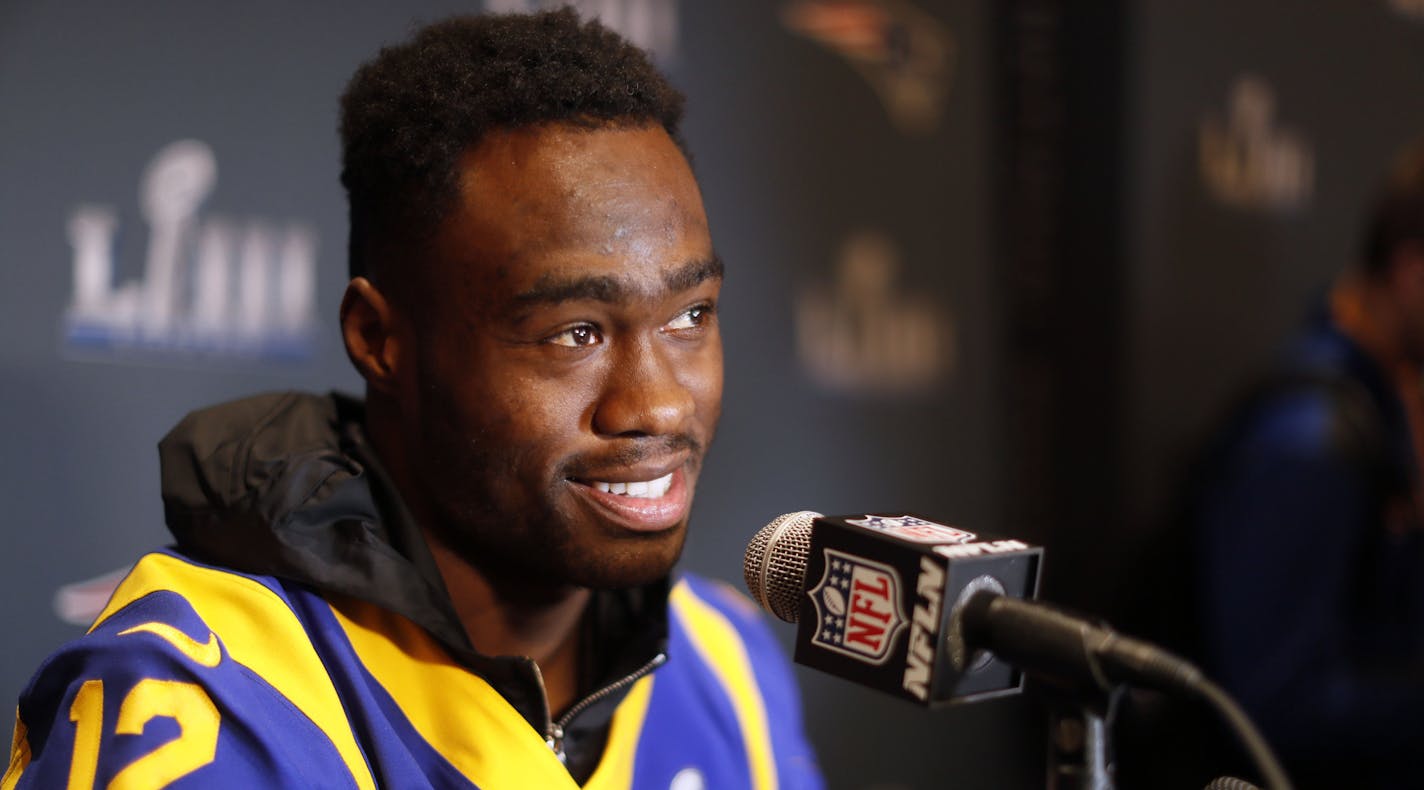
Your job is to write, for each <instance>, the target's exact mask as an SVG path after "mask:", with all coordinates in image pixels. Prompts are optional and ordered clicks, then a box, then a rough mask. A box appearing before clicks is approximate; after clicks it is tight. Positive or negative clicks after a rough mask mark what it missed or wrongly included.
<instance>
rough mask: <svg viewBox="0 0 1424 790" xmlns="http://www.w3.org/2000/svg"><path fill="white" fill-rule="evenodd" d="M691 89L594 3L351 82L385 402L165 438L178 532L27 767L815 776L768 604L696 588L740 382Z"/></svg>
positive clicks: (413, 47) (309, 780)
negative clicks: (725, 391) (692, 569)
mask: <svg viewBox="0 0 1424 790" xmlns="http://www.w3.org/2000/svg"><path fill="white" fill-rule="evenodd" d="M681 105H682V97H681V96H680V95H679V94H678V93H677V92H676V91H675V90H674V89H672V88H671V87H670V86H669V85H668V84H667V83H666V81H665V80H664V79H663V77H662V76H661V75H659V74H658V73H657V72H656V70H654V69H653V67H652V66H651V65H650V63H649V62H648V60H647V58H646V56H645V54H644V53H642V52H640V51H639V50H637V49H635V48H633V47H632V46H630V45H628V44H627V43H626V42H624V41H622V40H621V39H619V38H618V37H617V36H616V35H614V34H612V33H611V32H609V31H607V30H606V29H604V28H602V27H601V26H599V25H598V24H596V23H582V22H580V21H579V20H578V18H577V16H575V15H574V13H573V12H571V11H562V12H557V13H548V14H540V15H533V16H492V17H466V18H457V19H452V20H449V21H446V22H442V23H439V24H436V25H433V26H431V27H428V28H426V29H424V30H422V31H420V32H419V33H418V34H417V35H416V36H415V38H414V39H413V40H412V41H411V42H409V43H407V44H405V45H401V46H397V47H392V48H388V49H385V50H383V51H382V52H381V53H380V55H379V56H378V57H377V58H376V59H374V60H373V61H371V62H370V63H368V64H366V65H365V66H363V67H362V68H361V69H360V70H359V71H358V72H357V74H356V76H355V77H354V78H353V80H352V82H351V84H350V86H349V87H348V89H347V92H346V94H345V96H344V97H343V100H342V141H343V147H344V169H343V172H342V181H343V183H344V184H345V186H346V188H347V194H348V197H349V200H350V216H351V245H350V257H351V270H352V271H351V274H352V277H351V280H350V283H349V285H348V286H347V289H346V294H345V298H344V300H343V302H342V305H341V330H342V335H343V337H344V339H345V344H346V350H347V353H348V355H349V356H350V358H351V361H352V363H353V364H354V365H355V366H356V368H357V370H358V371H359V372H360V374H361V375H362V377H363V378H364V379H365V381H366V385H367V387H366V399H365V401H364V402H362V401H357V400H355V399H351V398H347V397H343V396H339V395H333V396H326V397H322V396H315V395H304V394H297V393H284V394H273V395H264V396H259V397H255V398H249V399H246V400H242V401H237V402H234V403H228V404H223V405H220V406H216V407H213V408H209V409H205V410H202V411H199V412H195V413H193V414H191V415H189V416H188V417H187V418H186V419H185V420H184V421H183V422H182V423H180V424H179V425H178V427H176V428H175V429H174V430H173V431H172V432H171V433H170V434H169V435H168V436H167V437H166V438H165V439H164V440H163V442H162V443H161V444H160V457H161V461H162V465H163V479H164V504H165V512H166V516H167V521H168V525H169V528H170V530H171V531H172V532H173V534H174V536H175V538H176V540H177V544H176V546H175V547H174V548H172V549H169V550H165V551H162V552H157V553H154V554H151V555H148V556H146V557H144V558H143V559H142V560H140V561H139V563H138V564H137V565H136V566H135V568H134V570H133V572H132V573H131V574H130V575H129V577H128V578H127V579H126V580H125V581H124V582H123V584H122V585H120V587H119V589H118V591H117V592H116V593H115V596H114V598H113V599H112V600H111V601H110V602H109V605H108V606H107V608H106V609H105V611H104V612H103V613H102V614H101V615H100V616H99V618H98V621H97V622H96V623H95V625H94V626H93V628H92V629H91V631H90V633H89V634H88V635H87V636H85V637H84V638H82V639H79V640H77V641H75V642H73V643H71V644H69V645H67V646H65V647H64V648H62V649H61V650H60V651H59V652H58V653H56V654H55V655H54V656H53V657H51V659H50V660H49V661H48V662H46V664H45V665H44V666H43V667H42V668H41V670H40V672H39V673H37V674H36V676H35V678H34V679H33V680H32V682H31V684H30V685H29V686H28V687H27V689H26V690H25V692H24V694H23V696H22V698H21V700H20V705H19V711H18V722H17V725H16V733H15V740H14V746H13V748H12V753H11V762H10V768H9V771H8V772H7V773H6V776H5V781H4V785H3V787H4V788H5V789H6V790H9V789H10V788H12V787H15V786H18V787H22V788H23V787H59V786H69V787H86V788H87V787H91V786H96V785H99V786H107V787H115V788H137V787H161V786H167V785H168V784H170V783H176V785H178V786H190V785H191V786H200V785H201V786H203V787H244V788H247V787H276V786H282V787H352V786H355V787H362V788H368V787H400V788H408V787H426V786H434V787H471V786H477V787H483V788H558V787H575V786H578V785H583V786H587V787H591V788H592V787H597V788H622V787H636V788H659V790H661V788H669V787H671V788H677V790H696V788H702V787H715V788H741V787H747V788H775V787H784V788H799V787H819V786H820V778H819V775H818V773H817V771H816V768H815V764H814V761H813V759H812V755H811V753H810V750H809V747H808V746H807V744H806V741H805V738H804V735H803V733H802V732H801V725H800V714H799V710H798V706H799V702H798V700H797V698H796V693H795V689H794V687H793V685H792V681H791V676H790V672H789V668H788V666H787V664H786V663H785V660H784V658H783V657H782V656H781V655H780V654H779V652H778V650H777V646H776V645H775V643H774V642H773V640H772V639H771V637H770V636H769V634H768V632H767V631H766V630H765V628H764V626H763V624H762V623H761V621H760V620H759V619H758V616H757V615H756V614H755V611H754V608H753V607H752V606H751V605H750V604H748V603H747V602H746V601H745V600H744V599H741V598H740V597H739V596H738V595H737V594H736V593H733V592H731V591H730V590H728V589H726V588H724V587H722V586H720V585H717V584H712V583H709V582H706V581H703V580H699V579H696V578H683V579H681V580H677V581H674V580H672V578H671V574H672V571H673V566H674V565H675V563H676V562H677V559H678V556H679V554H680V553H681V550H682V546H683V542H684V540H685V538H686V534H687V529H688V514H689V512H690V509H691V506H692V500H693V492H694V491H695V489H696V484H697V478H698V473H699V471H700V469H701V466H702V460H703V457H704V454H705V453H706V451H707V447H708V445H709V443H710V442H711V440H712V436H713V433H714V431H715V429H716V425H717V418H718V415H719V412H720V402H721V394H722V346H721V339H720V335H719V331H718V324H717V300H718V296H719V291H720V288H721V283H722V263H721V261H720V260H719V259H718V258H717V256H716V254H715V252H714V251H713V246H712V241H711V236H710V234H709V232H708V226H707V219H706V215H705V212H704V210H703V206H702V199H701V195H700V192H699V190H698V186H697V182H696V180H695V179H694V177H693V174H692V171H691V168H690V166H689V163H688V160H687V157H686V153H685V150H684V147H683V144H682V142H681V138H680V136H679V133H678V124H679V121H680V118H681V112H682V109H681Z"/></svg>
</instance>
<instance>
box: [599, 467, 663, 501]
mask: <svg viewBox="0 0 1424 790" xmlns="http://www.w3.org/2000/svg"><path fill="white" fill-rule="evenodd" d="M591 485H592V486H593V487H594V488H597V489H598V490H599V491H603V492H605V493H608V494H622V495H623V496H631V497H639V498H641V499H659V498H661V497H663V496H665V495H666V494H667V492H668V489H669V488H671V487H672V472H668V473H667V474H665V475H663V476H662V477H659V478H658V479H657V480H640V481H638V482H634V483H604V482H602V481H599V480H595V481H593V483H592V484H591Z"/></svg>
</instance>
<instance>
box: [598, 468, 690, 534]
mask: <svg viewBox="0 0 1424 790" xmlns="http://www.w3.org/2000/svg"><path fill="white" fill-rule="evenodd" d="M571 482H574V483H577V485H575V486H574V490H575V491H578V492H582V493H581V494H580V496H582V497H583V498H584V499H585V500H586V501H588V502H589V503H591V504H593V505H594V507H596V508H597V509H598V510H599V511H600V512H601V513H603V514H604V518H607V519H609V520H610V521H612V522H614V523H616V524H619V525H621V526H622V527H623V528H625V529H630V530H633V531H636V532H653V531H659V530H664V529H669V528H671V527H675V526H677V525H678V524H679V523H681V522H682V521H683V520H684V519H686V517H687V508H688V505H689V500H690V496H691V491H690V490H689V488H688V485H687V483H686V481H685V478H684V477H683V473H682V471H681V470H680V468H679V469H675V470H673V471H671V472H669V473H667V474H665V475H662V476H661V477H656V478H653V479H652V480H623V481H619V482H616V483H615V482H610V481H607V480H594V479H589V478H585V479H579V480H571Z"/></svg>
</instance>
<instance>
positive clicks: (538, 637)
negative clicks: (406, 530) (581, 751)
mask: <svg viewBox="0 0 1424 790" xmlns="http://www.w3.org/2000/svg"><path fill="white" fill-rule="evenodd" d="M366 435H367V437H368V439H369V440H370V442H371V446H372V447H373V449H375V451H376V454H377V455H378V456H379V457H380V459H381V463H382V465H383V466H384V467H385V469H386V471H387V473H388V474H389V475H390V477H391V481H392V482H393V483H394V484H395V487H396V489H397V491H398V492H399V494H400V496H401V499H402V501H404V502H405V504H406V506H407V507H408V508H409V509H410V512H411V514H412V515H413V516H414V517H415V519H416V522H417V523H418V524H421V525H423V526H422V528H421V531H422V533H423V535H424V537H425V543H426V545H427V546H428V547H429V548H430V553H431V556H432V557H433V558H434V560H435V565H436V568H437V569H438V570H439V571H440V576H441V580H442V581H443V582H444V583H445V589H446V590H447V591H448V592H449V594H450V601H451V604H452V605H453V607H454V609H455V614H456V616H457V617H458V618H459V619H460V624H461V625H462V626H463V627H464V629H465V634H466V635H467V636H468V637H469V640H470V644H471V646H473V647H474V648H475V650H477V651H479V652H480V653H483V654H485V655H488V656H525V657H528V658H530V659H533V661H534V662H535V663H536V664H537V665H538V666H539V671H540V674H541V675H542V676H543V678H544V686H545V691H546V693H547V695H548V700H549V709H550V711H552V712H554V713H556V714H557V713H558V712H559V711H561V710H562V709H564V708H566V707H567V706H569V705H571V704H572V703H573V701H574V700H575V698H576V695H577V694H578V691H579V688H578V686H579V683H578V680H579V672H578V668H579V665H580V664H579V660H580V655H579V652H580V644H579V632H580V628H579V624H580V621H581V620H582V617H583V613H584V611H585V609H586V608H587V606H588V602H589V598H590V593H589V591H588V590H587V589H584V588H578V587H562V588H554V589H551V588H549V587H547V586H540V585H537V584H531V583H527V582H523V581H521V580H518V579H498V578H495V577H493V576H492V575H490V574H488V573H486V572H484V571H482V570H481V569H479V568H477V567H476V566H475V565H473V564H472V563H470V562H469V561H468V560H467V559H465V558H464V557H463V556H461V555H460V553H459V552H457V551H455V550H454V549H452V548H450V547H449V546H447V545H446V544H445V543H444V542H443V541H441V540H440V539H439V536H438V535H436V534H435V533H434V532H433V531H432V530H430V529H429V528H428V526H424V525H429V524H431V523H433V522H432V521H431V519H432V518H435V517H436V516H435V515H434V514H433V513H432V509H431V508H430V507H429V506H428V505H427V503H426V502H425V500H424V496H423V492H422V490H421V489H420V487H419V486H416V485H415V484H414V482H413V480H412V475H411V473H410V472H411V470H410V465H409V464H408V463H406V457H405V454H404V452H403V449H404V446H403V445H402V444H401V442H400V433H399V430H398V428H397V423H396V421H395V420H394V419H393V409H392V408H391V404H390V403H389V402H388V401H387V400H386V399H385V398H383V397H381V396H380V395H378V394H375V393H371V392H368V393H367V408H366Z"/></svg>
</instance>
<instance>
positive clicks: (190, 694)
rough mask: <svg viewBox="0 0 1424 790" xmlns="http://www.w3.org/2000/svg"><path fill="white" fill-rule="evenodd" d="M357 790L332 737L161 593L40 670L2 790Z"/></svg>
mask: <svg viewBox="0 0 1424 790" xmlns="http://www.w3.org/2000/svg"><path fill="white" fill-rule="evenodd" d="M271 649H272V650H274V651H280V650H282V649H283V646H282V645H280V644H273V645H271ZM355 785H356V783H355V781H354V780H353V779H352V773H351V771H350V770H348V768H347V766H346V765H345V764H344V761H343V759H342V756H341V755H340V754H339V753H338V752H337V749H336V748H335V747H334V746H333V745H332V742H331V740H330V739H329V738H328V737H327V736H326V734H325V733H324V732H323V731H322V730H321V729H320V728H319V727H317V726H316V725H315V724H314V723H313V722H312V721H311V720H310V718H308V717H307V716H306V715H304V714H303V712H302V711H301V710H300V709H298V708H297V706H295V705H294V704H292V702H291V701H290V700H288V699H287V698H286V697H284V696H283V695H282V694H281V693H279V692H278V691H277V690H276V689H274V688H273V686H272V685H271V684H270V683H269V682H267V680H266V679H264V678H263V677H261V676H260V675H259V674H258V673H256V672H254V671H253V670H252V669H251V668H250V667H247V666H244V665H243V664H241V663H239V662H238V661H236V660H234V658H233V657H232V655H231V653H230V652H229V650H228V646H227V645H226V644H225V642H224V639H223V637H222V636H221V635H219V634H218V633H216V632H214V630H213V629H212V628H211V627H210V625H209V624H208V623H207V622H205V621H204V620H203V619H202V618H201V617H199V616H198V615H197V613H196V612H195V611H194V609H193V607H192V606H191V605H190V604H189V602H188V601H187V600H186V599H184V598H183V597H182V596H180V595H178V594H177V593H174V592H171V591H161V592H152V593H150V594H147V595H145V596H143V597H142V598H139V599H137V600H135V601H133V602H132V603H130V604H128V605H127V606H125V607H124V608H122V609H121V610H119V611H118V612H117V613H115V614H113V615H112V616H110V617H108V618H107V619H106V620H104V621H103V622H102V624H101V625H99V626H98V627H96V628H95V629H94V630H92V631H91V632H90V633H89V634H87V635H86V636H84V637H82V638H80V639H78V640H76V641H74V642H71V643H70V644H68V645H66V646H65V647H63V648H61V649H60V650H59V651H58V652H57V653H55V654H54V655H53V656H51V657H50V658H49V659H48V660H47V661H46V662H45V663H44V664H43V665H42V666H41V667H40V669H39V670H38V671H37V672H36V674H35V676H34V678H33V679H32V680H31V681H30V683H29V685H28V686H27V687H26V688H25V690H24V691H23V692H22V694H21V697H20V702H19V708H18V711H17V721H16V729H15V737H14V739H13V745H12V749H11V760H10V767H9V770H8V772H7V773H6V775H5V779H4V783H3V785H0V787H3V788H4V790H11V788H55V787H84V788H89V787H109V788H115V789H116V790H125V789H129V788H156V787H180V788H181V787H203V788H250V787H291V788H297V787H303V788H305V787H353V786H355Z"/></svg>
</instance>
